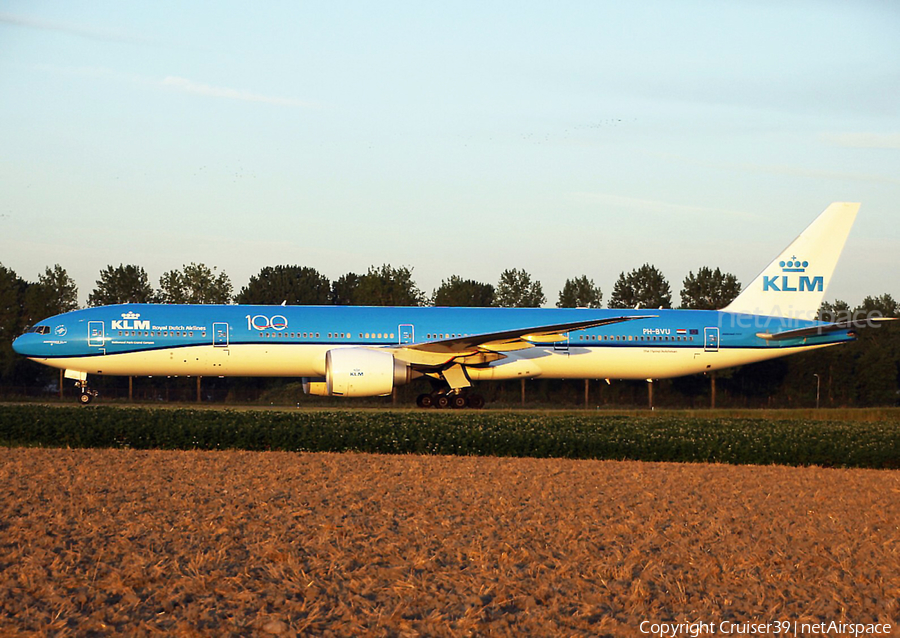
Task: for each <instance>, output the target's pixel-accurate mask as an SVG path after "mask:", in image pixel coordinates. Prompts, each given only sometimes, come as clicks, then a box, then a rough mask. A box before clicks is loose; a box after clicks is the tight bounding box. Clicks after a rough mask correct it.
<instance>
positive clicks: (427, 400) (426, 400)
mask: <svg viewBox="0 0 900 638" xmlns="http://www.w3.org/2000/svg"><path fill="white" fill-rule="evenodd" d="M416 405H417V406H419V407H420V408H430V407H431V406H433V405H434V398H433V397H432V396H431V395H430V394H420V395H419V396H417V397H416Z"/></svg>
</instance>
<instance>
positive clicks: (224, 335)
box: [213, 323, 228, 348]
mask: <svg viewBox="0 0 900 638" xmlns="http://www.w3.org/2000/svg"><path fill="white" fill-rule="evenodd" d="M213 345H214V346H215V347H217V348H227V347H228V324H227V323H214V324H213Z"/></svg>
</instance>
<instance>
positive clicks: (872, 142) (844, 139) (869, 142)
mask: <svg viewBox="0 0 900 638" xmlns="http://www.w3.org/2000/svg"><path fill="white" fill-rule="evenodd" d="M821 138H822V140H823V141H824V142H826V143H827V144H831V145H832V146H839V147H841V148H887V149H900V133H825V134H823V135H822V136H821Z"/></svg>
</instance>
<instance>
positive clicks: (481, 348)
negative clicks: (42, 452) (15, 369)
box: [13, 202, 879, 409]
mask: <svg viewBox="0 0 900 638" xmlns="http://www.w3.org/2000/svg"><path fill="white" fill-rule="evenodd" d="M859 207H860V205H859V204H856V203H842V202H836V203H833V204H831V205H830V206H828V207H827V208H826V209H825V211H824V212H822V213H821V214H820V215H819V216H818V217H817V218H816V219H815V220H814V221H813V222H812V223H811V224H810V225H809V226H808V227H807V228H806V230H804V231H803V232H802V233H801V234H800V235H799V236H798V237H797V238H796V239H795V240H794V241H793V242H791V243H790V244H789V245H788V246H787V248H785V249H784V250H783V251H782V252H781V253H780V254H779V255H778V256H777V257H776V258H775V259H774V260H773V261H772V262H771V263H770V264H769V265H768V266H767V267H766V268H765V270H763V271H762V272H761V273H760V274H759V275H758V276H757V277H756V279H754V280H753V282H752V283H751V284H750V285H749V286H748V287H747V288H746V289H744V290H743V291H742V292H741V293H740V295H739V296H738V297H737V298H735V299H734V301H732V302H731V303H730V304H729V305H728V306H726V307H725V308H722V309H721V310H672V309H661V308H660V309H653V308H635V309H633V310H621V309H587V308H571V309H564V308H456V307H453V308H448V307H362V306H287V305H281V306H255V305H165V304H132V303H129V304H120V305H112V306H103V307H94V308H85V309H81V310H74V311H72V312H67V313H65V314H61V315H57V316H54V317H50V318H49V319H45V320H43V321H40V322H38V323H37V324H36V325H34V326H33V327H30V328H29V329H28V330H27V331H26V332H25V333H24V334H23V335H21V336H20V337H18V338H17V339H16V340H15V341H14V342H13V348H14V349H15V351H16V352H18V353H19V354H21V355H24V356H26V357H28V358H29V359H32V360H33V361H37V362H38V363H42V364H44V365H48V366H51V367H54V368H59V369H62V370H64V371H65V377H66V378H68V379H73V380H74V381H75V384H76V386H77V387H78V388H80V390H81V393H80V395H79V401H80V402H81V403H84V404H87V403H90V402H91V401H92V400H93V398H94V397H95V396H97V392H96V391H94V390H93V389H92V388H91V387H90V385H89V383H88V377H89V376H90V375H123V376H220V377H226V376H273V377H299V378H301V379H302V385H303V389H304V391H305V392H306V393H307V394H311V395H319V396H339V397H371V396H386V395H389V394H391V392H392V391H393V390H394V388H396V387H397V386H401V385H404V384H407V383H409V382H411V381H412V380H413V379H416V378H420V377H425V378H427V379H428V380H429V381H430V382H431V385H432V392H430V393H424V394H421V395H419V397H418V398H417V400H416V403H417V405H418V406H419V407H432V406H433V407H438V408H445V407H454V408H465V407H470V408H476V409H477V408H481V407H483V406H484V398H483V397H482V395H480V394H477V393H475V392H474V391H473V387H474V384H475V383H479V382H483V381H500V380H509V379H537V378H544V379H546V378H554V379H560V378H565V379H607V380H609V379H641V380H644V379H645V380H647V381H650V382H652V381H653V380H655V379H666V378H672V377H678V376H684V375H691V374H698V373H705V372H711V371H714V370H721V369H723V368H730V367H734V366H740V365H745V364H748V363H754V362H758V361H764V360H767V359H773V358H776V357H783V356H786V355H791V354H795V353H799V352H806V351H808V350H814V349H818V348H825V347H828V346H833V345H837V344H840V343H845V342H848V341H852V340H853V339H855V337H856V330H858V329H860V328H863V327H868V326H872V325H878V323H879V320H878V319H870V320H865V321H863V320H853V319H846V320H842V321H835V322H826V321H818V320H817V319H816V317H817V312H818V309H819V306H820V305H821V303H822V299H823V297H824V295H825V290H826V289H827V287H828V283H829V281H830V280H831V276H832V273H833V272H834V268H835V265H836V264H837V261H838V257H839V256H840V253H841V251H842V250H843V247H844V244H845V242H846V239H847V236H848V234H849V232H850V228H851V226H852V224H853V222H854V220H855V218H856V214H857V212H858V210H859Z"/></svg>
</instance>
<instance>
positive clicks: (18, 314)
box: [0, 263, 900, 405]
mask: <svg viewBox="0 0 900 638" xmlns="http://www.w3.org/2000/svg"><path fill="white" fill-rule="evenodd" d="M740 290H741V285H740V282H739V281H738V279H737V277H735V276H734V275H732V274H730V273H726V272H722V271H721V269H719V268H715V269H713V268H709V267H701V268H699V269H698V270H697V271H696V273H695V272H694V271H691V272H689V273H688V275H687V276H686V277H685V278H684V280H683V281H682V288H681V291H680V297H681V299H680V301H681V303H680V305H679V306H678V307H680V308H685V309H706V310H713V309H718V308H722V307H724V306H726V305H727V304H728V303H729V302H730V301H731V300H732V299H734V298H735V297H736V296H737V295H738V294H739V293H740ZM87 302H88V305H89V306H102V305H109V304H116V303H173V304H182V303H199V304H229V303H238V304H271V305H278V304H282V303H287V304H289V305H329V304H332V305H372V306H422V305H434V306H470V307H488V306H499V307H518V308H528V307H532V308H536V307H540V306H543V305H545V304H546V303H547V297H546V295H545V294H544V291H543V286H542V285H541V282H540V281H538V280H536V279H535V278H533V277H532V276H531V274H530V273H528V272H527V271H525V270H524V269H507V270H504V271H503V272H502V273H501V274H500V277H499V279H498V281H497V283H496V285H494V284H490V283H485V282H479V281H475V280H472V279H463V278H462V277H460V276H458V275H452V276H450V277H448V278H447V279H444V280H442V281H441V284H440V286H438V287H437V288H436V289H434V290H433V291H432V292H431V294H430V295H428V294H427V293H425V292H424V291H422V290H421V289H420V288H419V287H418V286H417V284H416V282H415V281H414V279H413V277H412V269H411V268H409V267H406V266H400V267H394V266H392V265H389V264H383V265H381V266H371V267H370V268H369V269H368V271H366V272H365V273H362V274H358V273H354V272H348V273H346V274H344V275H342V276H341V277H339V278H338V279H335V280H333V281H332V280H329V279H328V278H327V277H326V276H324V275H323V274H321V273H320V272H318V271H317V270H316V269H315V268H311V267H307V266H296V265H278V266H266V267H264V268H262V269H261V270H260V272H259V273H258V274H257V275H254V276H252V277H250V280H249V282H248V283H247V284H246V285H245V286H244V287H242V288H241V290H240V291H238V292H237V293H236V294H235V292H234V287H233V285H232V283H231V280H230V279H229V277H228V275H227V274H226V273H224V272H220V271H218V269H216V268H215V267H213V268H210V267H208V266H206V265H205V264H196V263H191V264H187V265H184V266H183V267H182V268H181V269H174V270H170V271H167V272H165V273H163V275H162V276H161V277H160V279H159V285H158V286H156V287H154V286H153V285H152V284H151V282H150V278H149V276H148V275H147V272H146V271H145V270H144V269H143V268H142V267H141V266H138V265H134V264H129V265H126V264H120V265H118V266H112V265H110V266H107V267H106V268H104V269H102V270H101V271H100V274H99V278H98V279H97V281H96V283H95V286H94V288H93V289H92V291H91V292H90V294H89V295H88V297H87ZM602 302H603V293H602V291H601V290H600V288H599V287H598V286H597V285H595V283H594V281H593V279H591V278H590V277H588V276H587V275H580V276H577V277H573V278H570V279H567V280H566V282H565V284H564V286H563V288H562V290H560V291H559V293H558V297H557V301H556V306H557V307H559V308H576V307H579V308H601V307H602ZM77 307H78V289H77V286H76V284H75V282H74V280H73V279H72V278H71V277H70V276H69V275H68V273H67V272H66V270H65V269H64V268H63V267H62V266H60V265H59V264H56V265H54V266H52V267H47V268H46V269H45V271H44V272H43V273H42V274H41V275H39V276H38V280H37V281H36V282H28V281H25V280H23V279H22V278H20V277H19V276H18V275H17V274H16V273H15V272H13V271H12V270H10V269H8V268H6V267H4V266H2V265H0V384H2V385H15V384H23V383H25V384H28V383H32V384H33V383H40V382H42V381H46V379H47V372H46V368H43V367H42V366H41V367H38V366H36V364H32V363H31V362H28V361H23V359H22V358H21V357H17V356H16V355H15V354H14V353H13V351H12V347H11V343H12V340H13V339H14V338H15V337H16V336H18V335H19V334H21V333H22V332H23V331H24V329H25V328H26V327H27V326H29V325H31V324H33V323H35V322H37V321H39V320H41V319H44V318H46V317H49V316H52V315H55V314H60V313H63V312H67V311H70V310H74V309H76V308H77ZM608 307H609V308H622V309H627V308H672V307H673V304H672V291H671V286H670V285H669V282H668V280H667V279H666V278H665V276H664V275H663V274H662V272H660V271H659V269H657V268H656V267H654V266H652V265H650V264H644V265H643V266H641V267H639V268H636V269H634V270H631V271H630V272H622V273H621V274H620V275H619V277H618V279H617V280H616V282H615V284H614V286H613V290H612V293H611V294H610V296H609V301H608ZM872 312H876V313H880V314H881V315H883V316H888V317H897V316H900V315H898V304H897V302H896V301H895V300H894V299H893V297H892V296H891V295H889V294H882V295H880V296H875V297H872V296H870V297H866V298H865V299H864V300H863V302H862V304H861V305H860V306H858V307H856V308H851V307H850V306H849V304H847V303H846V302H843V301H840V300H836V301H834V302H830V303H825V304H823V306H822V308H821V309H820V317H821V318H822V319H823V320H834V319H840V318H846V317H848V316H851V315H852V314H854V313H859V314H868V313H872ZM898 334H900V332H898V330H896V329H894V328H893V327H885V328H883V329H879V330H869V331H865V332H863V333H862V335H861V337H860V339H859V340H858V341H857V342H856V343H854V344H850V345H846V346H843V347H838V348H827V349H825V350H821V351H816V352H813V353H808V354H806V355H801V356H799V357H790V358H787V359H778V360H774V361H771V362H766V363H761V364H754V365H750V366H744V367H743V368H738V369H734V370H730V371H724V372H722V373H718V375H719V379H718V381H719V388H720V389H721V391H722V393H723V395H722V396H723V398H724V399H725V400H726V402H727V401H728V397H729V394H731V395H733V396H734V399H735V400H736V401H738V402H740V400H741V399H742V398H743V400H744V403H745V404H748V403H747V402H748V401H750V402H756V403H758V402H759V400H760V399H761V398H763V397H765V398H766V401H767V404H769V405H771V404H772V400H773V397H774V399H775V402H776V404H778V405H792V404H796V405H801V404H804V405H805V404H808V402H809V393H810V388H811V387H812V384H811V383H810V379H811V378H812V377H813V376H815V375H818V376H817V377H816V380H817V383H818V385H819V391H820V394H821V392H822V383H823V382H824V383H825V384H826V385H825V392H826V395H825V401H823V403H822V404H823V405H826V404H832V405H884V404H893V403H896V402H897V401H898V387H900V343H898ZM810 366H815V367H816V370H821V371H818V372H817V371H816V370H813V371H812V372H809V373H807V372H806V370H807V368H808V367H810ZM51 372H52V371H51ZM555 385H556V384H553V383H550V382H544V383H543V384H542V387H543V388H544V389H545V391H546V392H550V391H551V390H550V388H552V387H555ZM635 387H637V386H635V384H624V385H622V384H620V385H619V387H618V388H617V389H615V390H607V391H606V394H607V397H608V398H609V400H610V401H613V402H616V401H618V402H622V403H625V404H627V403H633V402H640V399H639V396H640V391H639V390H635ZM629 388H630V389H629ZM563 389H565V388H563ZM707 391H708V389H707V387H706V384H705V383H703V382H702V379H701V380H699V381H698V380H697V379H696V378H690V377H689V378H687V379H686V380H678V379H676V380H673V381H671V382H665V383H663V384H661V386H660V389H659V390H658V391H657V393H656V397H657V401H662V402H663V403H665V402H666V401H667V400H671V401H672V402H673V403H674V404H679V403H680V404H684V403H685V402H688V403H691V404H693V403H696V402H697V401H700V402H702V400H703V398H702V395H703V394H704V393H705V392H707ZM562 394H566V392H562ZM577 395H578V393H577V392H576V393H575V396H577ZM547 400H548V401H549V402H552V401H553V400H552V398H551V397H550V396H549V395H548V397H547ZM751 400H752V401H751Z"/></svg>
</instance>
